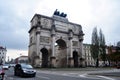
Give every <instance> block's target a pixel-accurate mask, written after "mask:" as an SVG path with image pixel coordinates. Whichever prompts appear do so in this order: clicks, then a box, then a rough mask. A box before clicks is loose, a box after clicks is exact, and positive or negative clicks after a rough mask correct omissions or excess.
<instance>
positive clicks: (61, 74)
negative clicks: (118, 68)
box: [5, 68, 120, 80]
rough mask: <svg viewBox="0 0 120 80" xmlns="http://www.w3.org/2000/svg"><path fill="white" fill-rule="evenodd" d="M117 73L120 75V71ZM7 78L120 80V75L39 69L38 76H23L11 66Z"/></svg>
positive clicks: (19, 79)
mask: <svg viewBox="0 0 120 80" xmlns="http://www.w3.org/2000/svg"><path fill="white" fill-rule="evenodd" d="M110 74H112V73H110ZM113 74H115V73H113ZM116 74H117V75H118V74H119V73H116ZM5 80H120V77H115V76H114V77H112V76H104V74H102V73H101V74H97V75H87V74H86V73H85V72H84V73H82V72H78V71H47V70H46V71H41V70H37V74H36V77H32V78H21V77H18V76H14V70H13V68H10V69H9V70H6V76H5Z"/></svg>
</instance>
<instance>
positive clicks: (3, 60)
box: [0, 46, 7, 64]
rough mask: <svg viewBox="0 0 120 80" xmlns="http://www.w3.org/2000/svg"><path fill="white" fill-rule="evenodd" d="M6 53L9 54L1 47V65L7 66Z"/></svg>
mask: <svg viewBox="0 0 120 80" xmlns="http://www.w3.org/2000/svg"><path fill="white" fill-rule="evenodd" d="M6 53H7V50H6V48H4V47H2V46H0V64H5V60H6Z"/></svg>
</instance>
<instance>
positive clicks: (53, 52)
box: [50, 25, 56, 67]
mask: <svg viewBox="0 0 120 80" xmlns="http://www.w3.org/2000/svg"><path fill="white" fill-rule="evenodd" d="M51 37H52V44H51V47H52V56H51V58H50V62H51V67H56V65H55V64H56V57H55V25H53V26H52V30H51Z"/></svg>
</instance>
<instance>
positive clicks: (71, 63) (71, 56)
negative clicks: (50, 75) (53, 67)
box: [68, 30, 74, 67]
mask: <svg viewBox="0 0 120 80" xmlns="http://www.w3.org/2000/svg"><path fill="white" fill-rule="evenodd" d="M72 39H73V32H72V30H70V31H69V42H70V45H69V50H70V57H69V59H68V65H69V67H74V60H73V44H72Z"/></svg>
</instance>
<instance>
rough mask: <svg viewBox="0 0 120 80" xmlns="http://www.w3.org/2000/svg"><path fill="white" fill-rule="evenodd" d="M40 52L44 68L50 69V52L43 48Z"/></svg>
mask: <svg viewBox="0 0 120 80" xmlns="http://www.w3.org/2000/svg"><path fill="white" fill-rule="evenodd" d="M40 51H41V52H42V67H44V68H45V67H48V50H47V49H46V48H42V49H41V50H40Z"/></svg>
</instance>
